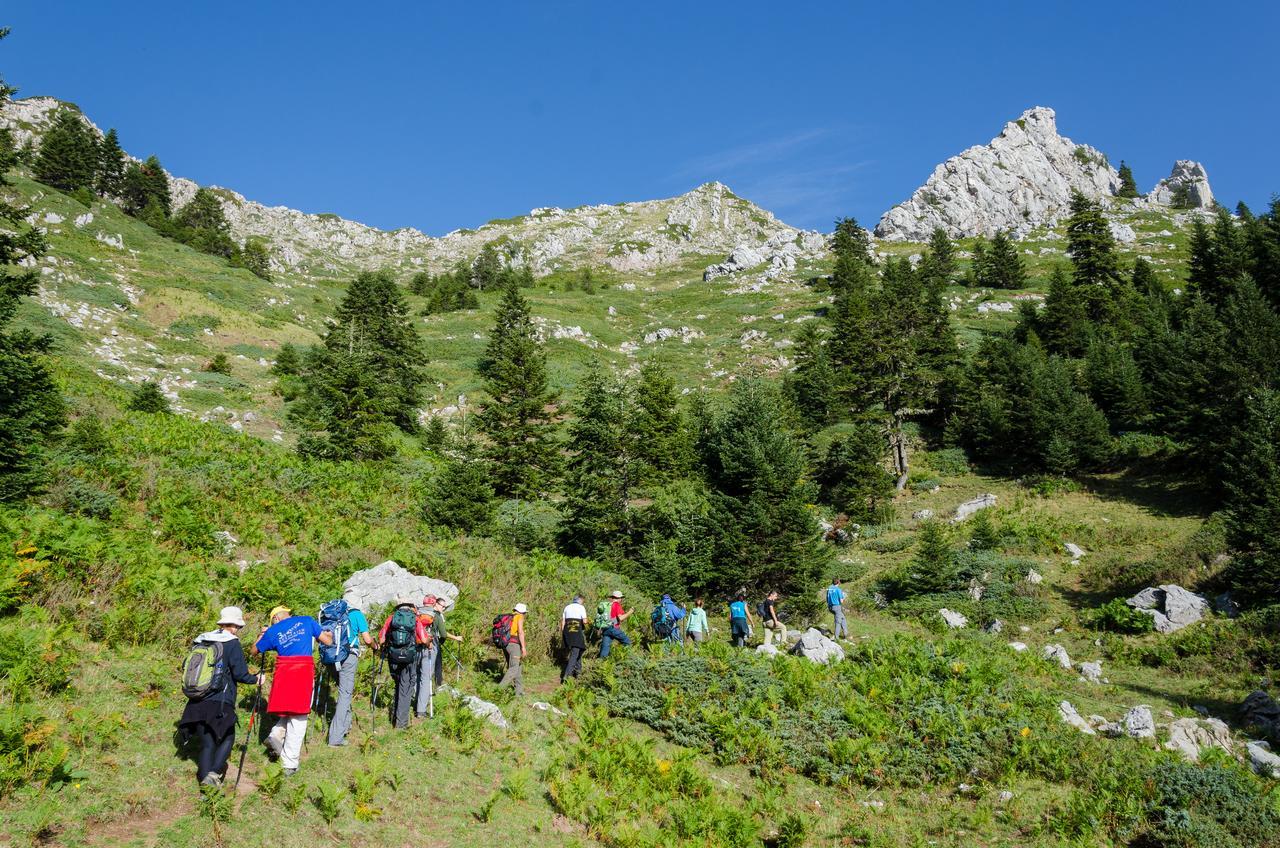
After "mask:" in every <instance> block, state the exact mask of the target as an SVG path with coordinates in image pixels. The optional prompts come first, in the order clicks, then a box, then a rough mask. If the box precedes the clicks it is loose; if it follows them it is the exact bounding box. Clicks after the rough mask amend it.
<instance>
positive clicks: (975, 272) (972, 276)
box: [964, 236, 987, 289]
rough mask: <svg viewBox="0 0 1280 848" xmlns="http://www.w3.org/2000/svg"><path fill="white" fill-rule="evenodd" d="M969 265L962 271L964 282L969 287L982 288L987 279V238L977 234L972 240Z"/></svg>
mask: <svg viewBox="0 0 1280 848" xmlns="http://www.w3.org/2000/svg"><path fill="white" fill-rule="evenodd" d="M970 253H971V254H972V255H971V256H970V258H969V267H968V268H967V269H966V270H965V272H964V284H965V285H966V286H968V287H969V288H972V289H976V288H982V287H983V286H985V285H986V283H985V282H983V281H984V280H986V279H987V240H986V239H985V238H984V237H982V236H978V237H977V238H975V239H974V240H973V250H971V251H970Z"/></svg>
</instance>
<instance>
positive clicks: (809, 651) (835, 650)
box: [791, 627, 844, 665]
mask: <svg viewBox="0 0 1280 848" xmlns="http://www.w3.org/2000/svg"><path fill="white" fill-rule="evenodd" d="M791 653H793V654H795V655H797V656H801V657H804V658H805V659H807V660H809V661H810V662H815V663H820V664H824V665H825V664H826V663H830V662H838V661H839V660H843V659H844V648H841V647H840V646H839V645H837V644H836V643H835V642H834V641H832V640H831V639H828V638H827V637H826V636H824V635H823V633H822V631H821V630H818V629H817V628H816V627H810V628H809V629H808V630H806V631H805V632H804V633H803V634H802V635H801V636H800V638H799V640H797V641H796V643H795V645H793V646H792V648H791Z"/></svg>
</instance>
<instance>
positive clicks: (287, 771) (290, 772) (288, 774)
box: [284, 768, 298, 777]
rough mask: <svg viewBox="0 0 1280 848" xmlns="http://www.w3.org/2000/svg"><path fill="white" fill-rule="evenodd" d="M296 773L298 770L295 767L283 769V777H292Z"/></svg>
mask: <svg viewBox="0 0 1280 848" xmlns="http://www.w3.org/2000/svg"><path fill="white" fill-rule="evenodd" d="M297 773H298V770H297V769H296V768H291V769H290V768H287V769H285V770H284V776H285V777H293V776H294V775H295V774H297Z"/></svg>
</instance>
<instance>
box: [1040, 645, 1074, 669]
mask: <svg viewBox="0 0 1280 848" xmlns="http://www.w3.org/2000/svg"><path fill="white" fill-rule="evenodd" d="M1041 655H1042V656H1043V657H1044V658H1045V659H1047V660H1051V661H1053V662H1056V663H1057V664H1058V665H1060V666H1062V667H1063V668H1065V669H1067V670H1068V671H1070V670H1071V657H1070V656H1069V655H1068V654H1067V649H1066V648H1064V647H1062V646H1061V645H1045V646H1044V651H1043V652H1042V654H1041Z"/></svg>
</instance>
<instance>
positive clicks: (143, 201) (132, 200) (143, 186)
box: [120, 156, 172, 221]
mask: <svg viewBox="0 0 1280 848" xmlns="http://www.w3.org/2000/svg"><path fill="white" fill-rule="evenodd" d="M120 194H121V196H122V197H123V198H124V211H125V212H127V213H129V214H130V215H133V216H134V217H136V218H140V219H142V220H143V221H148V219H150V220H151V221H154V220H156V219H157V218H162V219H163V218H168V217H169V215H170V213H171V212H172V200H171V199H170V195H169V176H168V175H167V174H166V173H165V172H164V168H163V167H162V166H161V165H160V160H159V159H157V158H156V157H154V156H148V157H147V161H145V162H143V163H141V164H139V163H137V162H131V163H129V166H128V167H127V168H125V172H124V179H123V180H122V182H121V188H120Z"/></svg>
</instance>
